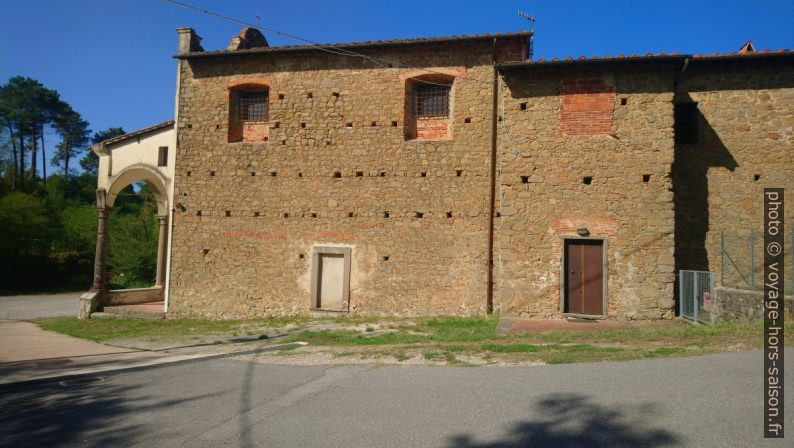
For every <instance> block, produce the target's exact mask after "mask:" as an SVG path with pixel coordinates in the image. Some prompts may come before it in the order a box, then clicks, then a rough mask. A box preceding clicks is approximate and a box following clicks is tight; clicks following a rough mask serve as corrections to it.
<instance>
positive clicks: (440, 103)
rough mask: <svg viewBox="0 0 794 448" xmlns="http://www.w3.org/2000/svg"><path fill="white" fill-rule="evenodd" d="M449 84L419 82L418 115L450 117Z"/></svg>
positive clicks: (417, 93) (417, 91) (416, 90)
mask: <svg viewBox="0 0 794 448" xmlns="http://www.w3.org/2000/svg"><path fill="white" fill-rule="evenodd" d="M451 87H452V86H451V85H449V84H445V85H438V84H419V85H417V86H416V89H415V91H414V92H415V95H416V116H417V117H418V118H447V117H449V91H450V88H451Z"/></svg>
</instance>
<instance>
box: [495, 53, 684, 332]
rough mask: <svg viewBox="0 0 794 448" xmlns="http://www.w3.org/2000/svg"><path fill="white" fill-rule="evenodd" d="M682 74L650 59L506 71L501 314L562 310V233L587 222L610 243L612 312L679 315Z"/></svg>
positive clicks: (501, 181) (568, 235)
mask: <svg viewBox="0 0 794 448" xmlns="http://www.w3.org/2000/svg"><path fill="white" fill-rule="evenodd" d="M673 73H674V68H672V67H670V66H656V65H651V64H646V65H644V66H632V65H628V64H622V65H619V66H614V65H613V66H611V67H610V66H604V67H601V68H592V69H589V70H586V71H582V68H580V67H578V66H562V67H556V68H555V67H548V68H544V67H542V66H537V67H532V68H529V69H521V70H515V69H513V70H507V71H506V72H505V75H504V78H503V88H502V100H501V101H502V103H503V106H502V107H503V111H502V113H503V115H504V117H503V121H502V123H501V125H500V129H499V147H500V160H499V165H498V166H499V169H500V174H499V191H498V195H499V198H500V203H499V209H498V210H499V213H500V215H501V217H500V218H498V223H497V229H498V230H497V241H496V247H497V248H498V252H497V253H498V257H497V260H496V263H497V269H496V271H497V272H496V276H497V289H498V290H501V293H500V294H499V295H498V296H497V305H498V307H499V308H500V309H501V312H502V313H509V314H516V315H521V316H531V317H559V316H560V314H561V308H560V287H561V278H560V273H561V263H562V257H563V253H562V251H563V242H564V239H565V238H573V239H575V238H580V236H579V235H578V234H577V228H583V227H584V228H587V229H588V230H589V232H590V234H589V235H588V237H595V238H603V239H604V240H605V241H606V245H607V248H608V253H607V262H608V272H607V282H608V288H607V289H608V313H607V314H608V316H610V317H617V318H628V319H643V318H648V319H658V318H671V317H673V316H674V301H673V283H674V272H673V262H674V257H673V246H674V242H673V232H674V227H675V226H674V211H673V194H672V192H671V189H672V182H671V179H670V169H671V165H672V163H673V104H672V100H673V93H672V92H673V79H674V76H673ZM590 86H592V88H590Z"/></svg>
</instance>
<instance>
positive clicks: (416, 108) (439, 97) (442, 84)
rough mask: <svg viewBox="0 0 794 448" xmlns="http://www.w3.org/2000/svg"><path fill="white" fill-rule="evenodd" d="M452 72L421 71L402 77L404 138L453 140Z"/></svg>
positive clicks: (408, 139) (409, 139)
mask: <svg viewBox="0 0 794 448" xmlns="http://www.w3.org/2000/svg"><path fill="white" fill-rule="evenodd" d="M454 97H455V76H454V75H452V74H441V73H432V74H426V73H425V74H420V75H417V76H413V77H410V78H406V79H405V114H404V117H403V118H404V123H405V125H404V135H405V140H406V141H411V140H415V141H434V140H452V123H453V119H454V115H455V110H454V109H455V104H454Z"/></svg>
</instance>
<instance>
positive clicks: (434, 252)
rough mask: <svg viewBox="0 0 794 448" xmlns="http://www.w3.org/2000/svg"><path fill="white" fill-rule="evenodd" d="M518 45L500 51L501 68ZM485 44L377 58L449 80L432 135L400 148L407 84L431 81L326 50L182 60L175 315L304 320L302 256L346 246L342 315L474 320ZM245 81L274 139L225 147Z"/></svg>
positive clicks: (480, 260) (482, 195) (479, 285)
mask: <svg viewBox="0 0 794 448" xmlns="http://www.w3.org/2000/svg"><path fill="white" fill-rule="evenodd" d="M524 41H525V38H524V37H513V38H509V39H504V40H501V41H499V42H497V50H498V51H497V57H498V58H499V59H498V60H500V61H512V60H520V59H521V49H522V48H523V43H524ZM493 45H494V43H493V41H492V39H486V40H484V41H474V42H466V43H465V44H462V43H461V44H445V45H435V44H425V45H421V46H416V45H414V46H411V47H392V48H385V49H382V51H378V52H377V53H373V54H377V56H378V57H382V58H384V59H389V60H396V61H399V62H400V63H402V64H405V65H408V66H412V67H426V68H428V69H430V70H432V72H443V73H450V74H452V76H451V77H452V82H453V84H454V86H453V88H452V92H453V93H452V95H454V98H453V99H452V100H451V101H454V105H455V106H454V111H453V113H452V115H451V117H450V118H449V127H450V131H451V132H449V134H448V135H447V136H444V137H445V138H442V139H433V138H432V137H433V136H432V135H427V134H425V135H423V136H422V137H423V138H422V139H421V140H418V139H417V140H406V138H405V135H406V134H405V131H404V126H405V117H406V115H407V114H406V111H405V110H404V108H405V105H406V98H405V95H406V82H409V80H408V79H406V78H405V77H406V76H422V75H427V74H428V73H429V72H428V71H426V70H422V69H418V70H417V69H398V68H391V69H389V68H379V67H373V65H372V64H371V63H370V62H369V61H362V60H361V59H357V58H346V57H343V56H338V55H329V54H327V53H323V52H302V53H297V54H288V53H272V54H263V55H234V56H229V57H224V58H196V59H186V60H183V61H182V62H181V72H180V77H181V81H180V86H181V89H180V92H179V124H178V130H179V131H178V132H179V143H180V144H179V153H178V163H177V174H176V178H177V179H176V192H175V196H176V197H178V198H179V201H180V202H181V203H182V204H183V205H184V206H185V207H186V211H185V212H184V213H177V214H176V215H175V218H174V223H175V227H174V235H173V257H172V270H171V272H172V279H171V291H170V303H169V313H170V314H171V315H173V316H203V317H212V318H231V317H255V316H261V315H285V314H298V313H305V312H307V311H308V310H309V307H310V294H309V293H310V285H311V259H310V258H311V256H312V247H315V246H320V245H322V246H334V245H337V246H343V247H350V248H352V263H351V279H350V288H351V293H350V305H349V307H350V311H351V312H356V313H397V314H405V315H410V314H464V315H465V314H478V315H481V314H483V313H484V312H485V296H486V294H485V290H486V286H485V279H486V262H485V260H486V259H487V254H486V248H487V241H486V239H487V232H488V230H487V229H488V225H489V224H488V211H487V208H488V185H489V177H488V175H489V162H488V161H489V154H490V132H489V129H490V116H491V102H490V96H489V95H488V93H489V92H490V88H491V86H490V80H491V79H492V73H493V68H492V66H491V63H492V59H491V58H492V55H493ZM362 51H367V50H362ZM370 51H371V50H370ZM249 84H253V85H267V86H268V87H269V116H268V134H267V137H268V139H267V141H266V142H261V141H260V142H256V143H253V142H250V143H249V142H239V143H229V138H228V135H229V129H228V125H229V114H230V111H229V107H230V106H229V94H228V90H229V88H230V87H233V86H236V85H249ZM451 136H454V138H448V137H451Z"/></svg>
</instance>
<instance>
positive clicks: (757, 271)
mask: <svg viewBox="0 0 794 448" xmlns="http://www.w3.org/2000/svg"><path fill="white" fill-rule="evenodd" d="M786 233H787V234H786V235H785V239H784V240H785V244H784V254H785V264H786V266H785V277H784V278H785V288H786V294H794V246H793V245H792V242H794V222H792V223H789V224H788V225H787V226H786ZM719 276H720V285H722V286H725V287H728V288H737V289H749V290H752V291H763V290H764V282H763V277H764V233H763V231H761V230H747V231H744V232H738V233H729V232H721V233H720V272H719Z"/></svg>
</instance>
